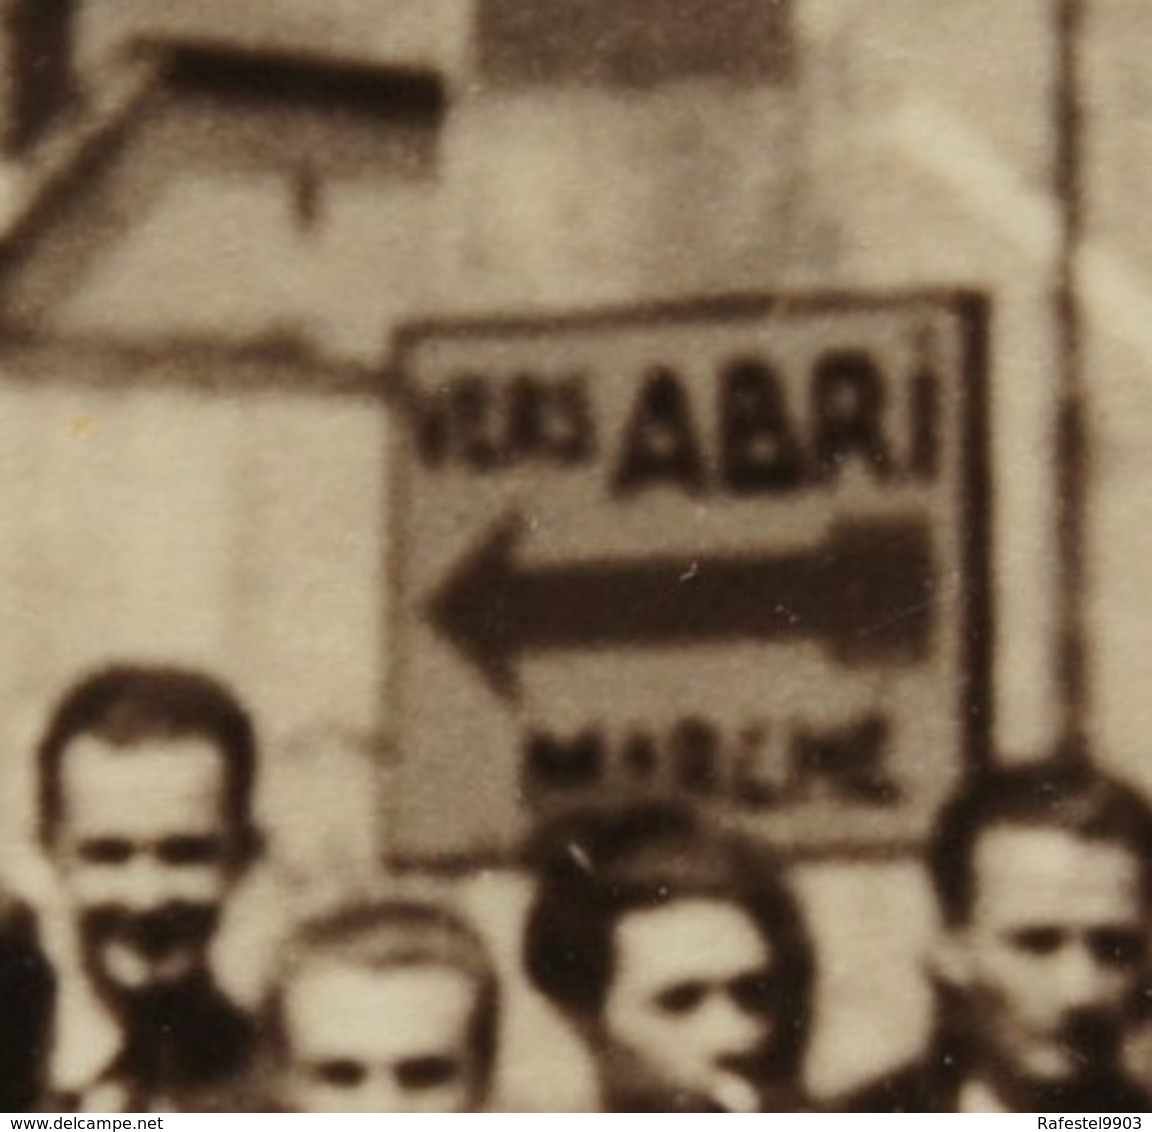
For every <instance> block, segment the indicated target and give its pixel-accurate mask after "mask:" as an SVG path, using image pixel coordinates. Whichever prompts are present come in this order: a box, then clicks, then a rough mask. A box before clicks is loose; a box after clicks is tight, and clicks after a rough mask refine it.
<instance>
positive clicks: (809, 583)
mask: <svg viewBox="0 0 1152 1132" xmlns="http://www.w3.org/2000/svg"><path fill="white" fill-rule="evenodd" d="M983 314H984V312H983V306H982V304H981V303H980V301H979V300H978V299H976V298H974V297H972V296H967V295H958V294H952V293H926V294H900V295H893V296H847V295H836V296H831V295H829V296H800V297H795V296H792V297H788V296H765V297H745V298H739V299H736V298H734V299H730V300H720V301H709V302H701V303H696V304H692V303H686V304H680V305H674V306H668V307H659V308H647V309H642V310H635V311H613V312H608V313H601V314H585V315H576V316H572V317H569V318H541V319H537V320H524V321H475V322H454V323H428V324H421V325H417V326H413V327H410V328H408V329H407V330H406V331H404V332H403V333H402V334H401V336H400V338H399V343H398V356H397V363H398V372H399V373H400V374H401V377H402V380H403V389H404V406H405V413H406V424H407V427H406V429H405V439H404V451H405V455H404V460H403V467H402V469H401V474H400V476H399V488H398V491H399V504H400V513H401V521H400V523H399V528H398V540H399V541H398V544H397V554H398V562H397V563H396V568H397V571H398V577H397V580H398V586H399V589H398V598H397V609H396V622H395V628H396V635H395V637H394V639H393V651H394V653H395V662H394V663H395V672H394V685H393V687H394V692H395V700H396V702H395V704H394V707H395V708H396V715H395V718H396V720H397V738H398V743H399V752H400V761H399V769H398V772H397V779H396V782H395V789H396V791H397V795H396V799H395V801H396V805H395V807H394V812H395V823H396V824H395V827H394V830H393V833H394V837H395V847H396V850H397V853H398V855H399V856H401V857H404V858H409V859H428V858H463V857H469V856H486V855H492V854H501V853H504V852H507V851H509V850H512V849H514V848H515V846H516V844H517V842H518V841H519V839H520V838H521V837H522V836H523V835H524V834H525V833H526V832H527V831H528V830H530V829H531V827H532V825H533V824H534V823H535V822H536V821H539V820H540V819H541V818H543V817H546V816H548V815H550V814H552V813H555V812H556V811H558V810H560V809H562V808H564V807H567V806H570V805H573V804H576V803H580V802H583V801H587V800H595V799H598V798H609V797H610V798H614V799H619V798H622V797H627V796H629V795H631V794H635V795H637V796H651V795H657V796H664V795H673V796H678V797H687V798H691V799H693V800H695V801H698V802H700V803H702V804H704V805H707V806H710V807H716V808H718V809H719V810H720V811H721V812H722V813H723V815H724V816H725V817H726V818H729V819H731V820H733V821H736V822H739V823H741V824H745V825H747V826H749V827H750V828H752V829H753V830H755V831H758V832H762V833H763V835H764V836H765V837H767V838H768V839H770V840H772V841H774V842H775V843H777V844H778V845H780V846H781V847H782V848H784V849H786V850H789V851H792V850H795V851H801V852H816V851H829V852H839V851H861V850H872V849H875V850H881V849H887V848H890V847H894V846H899V845H903V844H906V843H910V842H912V841H914V840H915V839H916V838H918V837H920V836H921V835H922V834H923V832H924V831H925V829H926V827H927V824H928V822H929V821H930V819H931V815H932V814H933V812H934V810H935V808H936V807H937V806H938V804H939V802H940V800H941V799H942V797H943V796H944V794H945V793H947V791H948V790H949V789H950V787H951V785H952V784H953V782H954V780H955V778H956V776H957V774H958V773H959V772H960V770H961V769H962V766H963V764H964V762H965V760H966V759H969V758H973V757H979V756H980V755H981V752H982V749H983V745H984V738H985V734H986V731H987V727H988V703H987V700H988V680H987V655H986V650H987V640H988V624H987V623H988V609H987V592H988V587H987V577H986V574H987V561H986V559H987V556H986V537H985V527H986V506H985V504H986V500H985V493H986V482H985V481H986V471H985V459H986V447H987V439H986V425H985V420H984V407H983V385H984V373H983V368H984V348H983V328H984V322H985V320H984V317H983Z"/></svg>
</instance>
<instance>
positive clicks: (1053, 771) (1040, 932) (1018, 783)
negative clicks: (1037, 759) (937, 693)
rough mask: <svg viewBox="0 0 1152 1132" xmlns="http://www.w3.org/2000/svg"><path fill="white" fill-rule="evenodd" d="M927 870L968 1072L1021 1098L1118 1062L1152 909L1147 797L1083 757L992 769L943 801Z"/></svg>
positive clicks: (1096, 1075)
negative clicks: (1094, 767)
mask: <svg viewBox="0 0 1152 1132" xmlns="http://www.w3.org/2000/svg"><path fill="white" fill-rule="evenodd" d="M929 867H930V871H931V877H932V881H933V884H934V887H935V889H936V892H937V896H938V899H939V904H940V909H941V915H942V919H943V929H944V930H943V938H942V942H941V946H940V949H939V953H938V957H937V964H936V969H937V973H938V976H939V978H940V979H941V981H942V989H943V991H944V993H945V1001H946V1002H948V1003H950V1004H951V1007H952V1009H953V1010H954V1011H955V1012H956V1014H957V1018H956V1019H955V1021H954V1023H953V1024H954V1025H956V1026H957V1028H958V1033H957V1034H956V1035H955V1038H956V1039H957V1040H959V1041H960V1042H961V1043H962V1045H963V1048H964V1049H965V1051H966V1052H965V1056H966V1059H967V1060H968V1061H969V1063H970V1065H971V1067H972V1069H973V1071H974V1072H976V1073H978V1074H980V1075H982V1076H983V1077H984V1078H985V1079H986V1080H987V1081H988V1083H989V1084H991V1085H992V1086H993V1087H995V1088H996V1089H997V1090H999V1091H1000V1092H1001V1094H1002V1095H1004V1096H1007V1097H1014V1096H1016V1097H1020V1098H1021V1099H1023V1098H1027V1097H1029V1096H1032V1097H1035V1096H1036V1095H1037V1094H1038V1093H1041V1092H1043V1091H1045V1090H1056V1091H1060V1090H1068V1089H1072V1088H1077V1087H1079V1086H1082V1085H1089V1084H1091V1083H1092V1082H1093V1081H1096V1080H1099V1079H1101V1078H1102V1077H1104V1076H1106V1075H1108V1074H1110V1073H1112V1072H1115V1070H1116V1069H1117V1064H1118V1060H1119V1054H1120V1044H1121V1041H1122V1038H1123V1036H1124V1034H1125V1031H1126V1029H1127V1027H1128V1025H1129V1024H1130V1022H1131V1020H1132V1018H1133V1014H1134V1013H1135V1011H1136V1009H1137V1007H1138V1005H1139V1001H1140V995H1141V991H1142V987H1143V983H1144V976H1145V971H1146V958H1147V933H1148V929H1149V926H1150V918H1152V812H1150V811H1149V809H1148V807H1147V805H1146V804H1145V802H1144V801H1143V800H1142V799H1141V798H1140V797H1139V796H1138V795H1137V794H1136V793H1135V792H1134V791H1132V790H1131V789H1130V788H1129V787H1127V786H1125V785H1124V784H1122V783H1120V782H1118V781H1116V780H1115V779H1113V778H1110V777H1108V776H1106V775H1104V774H1102V773H1100V772H1098V771H1094V770H1091V769H1089V768H1088V767H1087V766H1086V765H1084V764H1082V763H1079V762H1077V763H1075V764H1073V763H1067V764H1065V763H1054V764H1051V765H1032V766H1028V767H1020V768H1015V769H1002V770H994V771H990V772H988V773H985V774H983V775H981V776H979V777H977V778H976V779H974V780H973V781H972V782H971V783H969V784H968V785H967V787H966V788H965V789H964V790H963V791H962V792H961V793H960V794H959V795H958V796H957V797H955V798H954V799H953V800H952V801H951V802H950V803H949V804H948V805H947V806H946V807H945V809H944V811H943V812H942V814H941V815H940V817H939V820H938V822H937V827H936V832H935V836H934V839H933V842H932V844H931V846H930V851H929ZM1023 1103H1028V1102H1027V1101H1026V1100H1024V1101H1023Z"/></svg>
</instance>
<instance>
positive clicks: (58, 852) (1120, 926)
mask: <svg viewBox="0 0 1152 1132" xmlns="http://www.w3.org/2000/svg"><path fill="white" fill-rule="evenodd" d="M257 763H258V755H257V744H256V739H255V736H254V732H253V727H252V724H251V721H250V719H249V716H248V714H247V712H246V711H245V710H244V708H243V706H242V705H241V704H240V703H239V702H238V700H237V699H236V697H235V696H234V695H233V694H232V692H231V691H230V690H229V689H227V688H226V687H225V686H224V685H222V684H221V683H219V682H218V681H217V680H215V679H213V678H211V677H209V676H207V675H205V674H202V673H199V672H194V671H189V670H184V669H179V668H172V667H162V666H154V665H118V666H114V667H110V668H107V669H104V670H102V671H99V672H96V673H94V674H92V675H90V676H88V677H86V678H84V679H83V680H81V681H80V682H79V683H77V684H76V685H75V686H74V687H72V688H71V689H69V690H68V691H67V693H66V694H65V695H64V697H63V698H62V699H61V701H60V702H59V704H58V705H57V706H56V709H55V711H54V713H53V714H52V716H51V718H50V720H49V721H48V724H47V726H46V729H45V732H44V735H43V737H42V739H41V742H40V745H39V748H38V751H37V774H38V778H37V783H38V790H37V799H38V824H39V837H40V840H41V843H42V848H43V850H44V853H45V855H46V856H47V858H48V859H49V861H50V862H51V864H52V866H53V868H54V870H55V873H56V876H57V879H58V882H59V885H58V887H59V889H60V892H61V894H62V897H63V901H64V905H65V911H66V918H67V919H68V921H69V924H70V927H71V929H72V935H73V936H74V938H75V940H76V942H77V944H78V954H79V963H78V974H79V977H80V978H81V979H82V980H83V983H84V986H85V989H86V990H87V991H89V992H91V993H93V994H94V995H95V996H96V998H97V999H98V1000H99V1001H100V1002H101V1003H102V1005H103V1007H104V1009H105V1011H106V1013H107V1015H108V1017H109V1018H110V1019H111V1022H112V1024H111V1026H110V1028H109V1030H108V1034H107V1040H106V1041H102V1042H99V1043H94V1042H93V1041H91V1040H90V1037H86V1036H85V1035H82V1034H78V1033H77V1032H76V1023H75V1017H76V1015H75V1011H74V1010H72V1009H71V1008H70V995H71V993H72V991H73V990H74V985H73V984H71V983H69V981H68V980H67V979H65V978H64V977H62V973H61V971H60V970H59V969H58V967H57V965H56V964H55V963H54V962H53V960H52V958H50V949H48V948H46V947H45V943H44V938H43V936H44V932H43V925H42V924H40V923H39V922H38V921H37V918H36V917H35V916H33V914H32V913H31V912H30V911H28V910H27V909H25V908H24V907H23V906H20V905H18V904H15V903H10V906H9V907H8V909H7V911H6V913H5V915H4V922H3V924H2V926H0V1001H2V1002H3V1003H4V1009H3V1011H2V1012H0V1110H3V1111H23V1110H29V1109H40V1110H49V1111H131V1112H146V1111H257V1110H259V1111H268V1110H282V1111H302V1112H339V1111H371V1112H477V1111H485V1110H488V1109H491V1108H492V1107H493V1106H494V1104H495V1101H494V1099H493V1085H494V1078H495V1071H496V1068H497V1066H498V1065H499V1062H500V1056H501V1049H500V1045H501V1035H502V1032H503V1028H504V1027H503V1019H502V1007H503V1003H504V1000H505V997H506V996H505V995H504V993H503V992H502V987H501V980H500V978H499V977H498V975H497V972H496V970H495V968H494V965H493V962H492V959H491V956H490V953H489V949H488V947H487V946H486V943H485V940H484V938H483V937H482V936H481V934H480V933H478V932H477V930H476V929H475V928H474V927H473V926H471V925H470V924H469V922H468V921H467V919H466V918H465V917H463V916H462V915H461V914H460V912H459V911H456V910H453V909H452V908H450V907H448V906H446V905H445V904H444V903H443V902H442V901H439V900H432V899H427V898H416V897H412V896H398V895H395V894H393V895H388V894H384V895H380V896H378V897H373V898H370V899H358V900H356V901H355V902H352V903H350V904H348V905H346V906H339V907H335V908H333V909H329V910H327V911H325V912H323V913H321V914H318V915H316V916H314V917H312V918H309V919H307V920H306V921H305V922H303V923H301V924H299V925H297V926H296V927H295V929H294V930H293V932H292V934H291V937H290V939H289V940H288V941H287V943H286V945H285V946H284V947H283V948H281V949H280V950H279V951H278V962H277V964H276V969H275V970H274V971H273V972H272V974H271V977H270V978H269V980H268V989H267V993H266V995H265V997H264V1001H263V1002H262V1004H261V1005H260V1007H259V1008H258V1009H256V1010H254V1011H252V1010H242V1009H241V1008H239V1007H238V1006H236V1005H235V1004H234V1003H233V1002H231V1001H230V1000H229V998H228V997H227V996H226V995H225V994H224V993H223V991H222V990H221V989H220V988H219V986H218V985H217V983H216V981H215V979H214V977H213V974H212V965H211V962H210V951H211V948H212V945H213V942H214V940H215V938H216V936H217V933H218V928H219V924H220V920H221V915H222V913H223V911H224V910H225V908H226V906H227V905H228V902H229V899H230V898H231V896H232V895H233V894H234V892H235V891H236V888H237V885H238V884H239V882H240V881H241V879H242V878H243V876H244V874H245V872H246V870H247V869H248V867H249V866H250V865H251V864H252V862H253V861H254V860H255V859H256V858H257V857H258V855H259V853H260V848H261V839H260V836H259V832H258V830H257V828H256V824H255V821H254V818H253V812H254V805H253V801H254V790H255V785H256V772H257ZM926 862H927V866H928V871H929V875H930V878H931V880H932V884H933V887H934V891H935V894H936V897H937V900H938V904H939V913H940V915H939V929H938V933H937V939H936V942H935V944H934V946H933V947H932V948H931V952H930V954H929V955H928V956H926V960H927V963H926V969H927V974H928V977H929V978H930V980H931V984H932V989H933V993H934V995H935V998H936V1010H937V1015H936V1022H937V1025H936V1031H935V1035H934V1037H933V1039H932V1041H931V1043H930V1044H929V1046H928V1048H927V1049H925V1050H924V1052H923V1053H922V1055H921V1056H920V1057H919V1058H918V1059H917V1060H916V1061H915V1062H914V1063H913V1064H910V1065H907V1066H904V1067H899V1068H896V1069H894V1070H893V1071H891V1072H890V1073H888V1074H886V1075H885V1076H883V1077H882V1078H881V1079H879V1080H876V1081H874V1082H871V1083H867V1084H865V1085H864V1086H863V1087H861V1088H859V1089H857V1090H854V1091H853V1092H852V1093H851V1095H849V1096H845V1097H839V1098H832V1099H831V1100H829V1099H827V1098H824V1099H822V1100H821V1102H820V1103H819V1104H817V1102H815V1101H814V1100H813V1098H811V1097H810V1096H809V1095H807V1092H806V1089H805V1079H804V1070H805V1061H806V1057H807V1054H808V1047H809V1035H810V1030H811V1025H812V1022H813V1013H814V1009H813V994H814V986H815V983H816V980H817V979H818V977H819V971H818V964H817V960H816V951H815V948H814V945H813V940H812V938H811V936H810V933H809V930H808V927H807V925H806V923H805V917H804V915H803V911H802V908H801V905H800V903H799V901H798V900H797V898H796V896H795V894H794V893H793V892H792V890H791V888H790V883H789V877H788V874H787V872H786V871H785V870H783V869H782V868H781V866H780V865H779V863H778V862H777V861H776V860H775V859H774V858H773V857H772V855H771V854H770V852H769V851H768V850H767V849H766V848H765V847H764V846H763V845H762V844H760V843H758V842H755V841H753V840H751V839H749V838H748V837H746V836H744V835H742V834H741V833H739V832H737V831H734V830H732V829H730V828H727V827H725V826H723V825H722V824H718V823H717V822H715V821H714V820H713V819H711V818H709V817H708V816H707V815H706V814H702V813H699V812H696V811H693V810H691V809H688V808H685V807H681V806H679V805H676V804H674V803H670V802H650V803H636V804H628V805H625V804H620V805H615V806H611V805H608V806H602V807H599V808H590V809H584V810H578V811H575V812H572V813H569V814H566V815H563V816H561V817H559V818H558V819H557V820H555V821H554V822H552V823H550V824H549V825H548V826H547V827H546V828H545V829H543V830H541V831H540V833H539V835H538V837H537V838H536V839H535V841H534V842H533V844H532V845H531V846H529V847H527V849H526V854H525V865H526V867H527V868H528V869H530V870H531V873H532V876H533V881H534V883H533V896H532V899H531V904H530V907H529V910H528V914H527V920H526V923H525V925H524V931H523V942H522V955H523V966H524V970H525V971H526V973H527V976H528V979H529V980H530V982H531V984H532V985H534V986H535V987H536V988H537V989H538V990H539V992H540V993H541V994H542V995H543V996H544V997H545V998H546V999H547V1000H549V1001H550V1002H551V1003H552V1004H553V1005H554V1006H556V1007H557V1008H558V1009H559V1011H560V1012H561V1014H562V1015H563V1016H564V1017H565V1018H566V1019H568V1021H569V1022H570V1023H572V1025H573V1028H574V1029H575V1031H576V1033H577V1034H578V1035H579V1036H580V1037H581V1038H582V1039H584V1041H585V1042H586V1044H587V1047H588V1049H589V1051H590V1053H591V1055H592V1058H593V1060H594V1062H595V1065H596V1068H597V1071H598V1078H599V1085H600V1092H601V1108H602V1111H606V1112H641V1111H648V1112H694V1111H700V1112H771V1111H805V1110H808V1109H813V1108H816V1107H822V1108H830V1109H833V1110H837V1111H856V1112H1033V1111H1062V1112H1068V1111H1096V1112H1099V1111H1104V1112H1109V1111H1110V1112H1117V1111H1123V1112H1132V1111H1143V1110H1144V1109H1145V1108H1146V1107H1147V1104H1148V1098H1147V1095H1146V1094H1145V1092H1144V1091H1143V1089H1142V1088H1141V1087H1140V1084H1139V1082H1138V1081H1136V1080H1134V1079H1133V1078H1132V1077H1131V1076H1130V1075H1129V1074H1128V1073H1127V1072H1126V1070H1125V1068H1124V1064H1125V1046H1126V1043H1127V1041H1128V1039H1129V1038H1130V1036H1131V1035H1132V1034H1133V1032H1134V1031H1135V1030H1136V1029H1138V1027H1139V1026H1140V1025H1141V1022H1142V1018H1143V1015H1144V1013H1145V1003H1146V1001H1147V996H1148V993H1149V986H1150V984H1149V980H1148V976H1149V964H1148V958H1149V951H1148V936H1149V928H1150V926H1152V812H1150V810H1149V807H1148V805H1147V804H1146V803H1145V801H1144V800H1143V798H1142V797H1141V796H1140V795H1139V794H1138V793H1137V792H1136V791H1134V790H1133V789H1131V788H1130V787H1129V786H1127V785H1125V784H1124V783H1122V782H1120V781H1118V780H1116V779H1114V778H1112V777H1110V776H1108V775H1106V774H1104V773H1103V772H1101V771H1100V770H1098V769H1095V768H1093V767H1092V766H1091V765H1090V764H1089V762H1088V761H1087V760H1086V759H1083V758H1072V757H1064V758H1060V759H1052V760H1050V761H1048V762H1045V763H1033V764H1029V765H1027V766H1021V767H1017V768H1011V767H1006V768H999V769H997V768H993V769H987V770H984V771H981V772H980V773H978V774H975V775H973V776H972V778H971V779H970V780H969V781H967V782H966V783H965V784H964V785H963V786H962V788H961V790H960V791H959V792H958V794H957V795H956V797H954V798H953V799H952V801H951V802H949V803H948V804H947V805H946V807H945V808H944V810H943V812H942V813H941V814H940V815H939V819H938V821H937V823H936V827H935V832H934V834H933V837H932V840H931V843H930V845H929V846H928V849H927V855H926Z"/></svg>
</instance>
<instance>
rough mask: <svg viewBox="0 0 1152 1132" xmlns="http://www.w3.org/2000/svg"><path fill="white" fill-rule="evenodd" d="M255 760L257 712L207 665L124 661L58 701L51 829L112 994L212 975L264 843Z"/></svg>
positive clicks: (42, 778)
mask: <svg viewBox="0 0 1152 1132" xmlns="http://www.w3.org/2000/svg"><path fill="white" fill-rule="evenodd" d="M255 764H256V741H255V737H254V734H253V728H252V724H251V721H250V720H249V717H248V715H247V713H246V712H245V711H244V709H243V707H241V705H240V704H239V703H238V701H237V700H236V698H235V697H234V696H233V695H232V693H231V692H230V691H229V690H228V689H226V688H225V687H224V686H223V685H222V684H220V683H218V682H217V681H216V680H214V679H212V678H210V677H208V676H205V675H203V674H201V673H198V672H193V671H188V670H185V669H180V668H173V667H164V666H158V665H128V664H123V665H116V666H113V667H109V668H105V669H103V670H101V671H99V672H96V673H94V674H92V675H90V676H88V677H86V678H84V679H82V680H81V681H80V682H78V683H77V684H75V685H74V686H72V687H71V688H70V689H69V690H68V691H67V692H66V693H65V694H64V696H63V698H62V699H61V700H60V701H59V703H58V704H57V706H56V709H55V711H54V712H53V714H52V716H51V718H50V720H49V722H48V726H47V728H46V730H45V733H44V736H43V738H42V740H41V742H40V746H39V749H38V772H39V823H40V836H41V840H42V843H43V845H44V847H45V849H46V850H47V852H48V854H49V856H50V857H51V859H52V860H53V862H54V863H55V865H56V867H57V871H58V873H59V875H60V878H61V881H62V887H63V891H64V894H65V896H66V899H67V900H68V903H69V909H70V911H71V913H72V914H73V915H74V916H75V918H76V922H77V927H78V929H79V938H80V944H81V949H82V954H83V958H84V962H85V964H86V967H87V969H88V971H89V974H90V975H91V976H92V979H93V981H94V983H95V985H96V987H97V989H98V990H99V991H100V992H101V993H102V994H103V995H104V996H105V997H107V998H108V999H109V1000H110V1001H113V1002H116V1003H120V1004H125V1005H127V1004H130V1003H132V1002H140V1001H147V1000H149V999H151V998H152V997H154V996H156V995H163V994H165V993H168V992H171V991H174V990H178V989H179V988H181V987H183V986H187V985H190V984H191V983H193V982H195V981H197V980H198V979H200V978H202V977H203V976H204V975H205V974H206V970H207V962H208V950H209V946H210V944H211V941H212V937H213V935H214V933H215V930H216V927H217V923H218V919H219V915H220V912H221V910H222V906H223V904H224V902H225V900H226V899H227V897H228V896H229V895H230V893H231V891H232V889H233V887H234V884H235V882H236V881H237V880H238V879H239V876H240V874H241V872H242V870H243V867H244V866H245V864H246V863H247V862H248V860H249V859H250V857H251V855H252V853H253V852H254V850H255V845H256V836H255V833H254V829H253V825H252V817H251V811H252V792H253V785H254V777H255Z"/></svg>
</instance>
